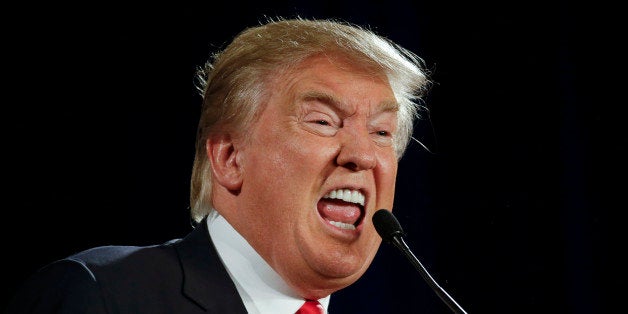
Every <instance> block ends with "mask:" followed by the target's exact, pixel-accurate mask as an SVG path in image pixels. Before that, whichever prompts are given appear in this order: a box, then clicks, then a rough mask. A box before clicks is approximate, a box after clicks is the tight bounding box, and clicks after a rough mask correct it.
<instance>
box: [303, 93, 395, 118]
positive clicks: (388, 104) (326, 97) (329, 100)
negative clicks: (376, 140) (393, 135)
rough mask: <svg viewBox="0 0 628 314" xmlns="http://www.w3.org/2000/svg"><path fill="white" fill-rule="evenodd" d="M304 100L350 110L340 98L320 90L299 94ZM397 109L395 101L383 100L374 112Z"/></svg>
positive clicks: (346, 110)
mask: <svg viewBox="0 0 628 314" xmlns="http://www.w3.org/2000/svg"><path fill="white" fill-rule="evenodd" d="M301 98H302V99H304V100H318V101H320V102H323V103H326V104H329V105H331V106H333V107H335V108H337V109H338V110H340V111H342V112H344V113H348V112H350V108H349V106H347V105H346V104H345V103H343V102H342V101H341V100H340V99H338V98H336V97H334V96H332V95H330V94H327V93H323V92H320V91H308V92H306V93H304V94H303V95H301ZM396 111H399V104H398V103H397V102H396V101H392V100H385V101H382V102H380V103H379V104H378V106H377V110H376V113H379V112H396Z"/></svg>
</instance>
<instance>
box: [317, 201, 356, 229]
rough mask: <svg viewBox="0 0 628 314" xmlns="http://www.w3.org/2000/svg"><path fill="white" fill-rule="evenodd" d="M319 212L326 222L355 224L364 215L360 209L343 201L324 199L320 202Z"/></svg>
mask: <svg viewBox="0 0 628 314" xmlns="http://www.w3.org/2000/svg"><path fill="white" fill-rule="evenodd" d="M318 212H319V213H320V215H321V217H323V218H324V219H326V220H333V221H339V222H344V223H348V224H352V225H353V224H355V223H356V221H358V219H359V218H360V215H361V214H362V212H361V210H360V207H359V206H358V205H356V204H354V203H349V202H345V201H342V200H332V199H322V200H320V201H319V202H318Z"/></svg>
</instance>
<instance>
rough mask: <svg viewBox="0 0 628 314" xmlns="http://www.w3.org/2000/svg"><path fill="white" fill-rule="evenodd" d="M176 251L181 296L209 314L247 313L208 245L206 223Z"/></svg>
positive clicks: (186, 238)
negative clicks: (181, 271) (181, 281)
mask: <svg viewBox="0 0 628 314" xmlns="http://www.w3.org/2000/svg"><path fill="white" fill-rule="evenodd" d="M175 248H176V250H177V253H178V254H179V260H180V261H181V267H182V270H183V294H185V295H186V296H187V297H188V298H189V299H191V300H192V301H194V302H195V303H196V304H198V305H199V306H200V307H202V308H203V309H205V310H206V311H209V312H211V313H213V312H218V313H246V308H245V307H244V304H243V303H242V299H241V298H240V295H239V294H238V291H237V289H236V287H235V284H234V283H233V281H231V278H230V277H229V274H228V273H227V270H226V269H225V267H224V265H223V264H222V262H221V261H220V257H219V256H218V252H217V251H216V248H215V247H214V244H213V243H212V242H211V241H210V238H209V232H208V231H207V221H206V220H205V219H203V221H201V222H200V223H199V224H198V225H197V226H196V228H195V229H194V230H193V231H192V232H190V234H188V235H187V236H186V237H185V238H184V239H183V240H181V241H180V242H178V243H176V244H175Z"/></svg>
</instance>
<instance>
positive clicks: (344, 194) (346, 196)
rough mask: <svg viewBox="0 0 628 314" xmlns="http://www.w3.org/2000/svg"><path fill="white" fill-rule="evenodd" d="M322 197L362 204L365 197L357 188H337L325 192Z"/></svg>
mask: <svg viewBox="0 0 628 314" xmlns="http://www.w3.org/2000/svg"><path fill="white" fill-rule="evenodd" d="M323 198H331V199H339V200H343V201H345V202H351V203H355V204H360V205H361V206H364V198H365V197H364V194H362V193H361V192H360V191H358V190H349V189H338V190H333V191H331V192H329V193H327V194H325V196H323Z"/></svg>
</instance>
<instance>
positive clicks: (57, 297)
mask: <svg viewBox="0 0 628 314" xmlns="http://www.w3.org/2000/svg"><path fill="white" fill-rule="evenodd" d="M178 241H179V240H173V241H169V242H166V243H163V244H159V245H153V246H141V247H140V246H101V247H94V248H90V249H87V250H84V251H81V252H79V253H76V254H74V255H71V256H68V257H66V258H64V259H61V260H57V261H55V262H52V263H50V264H48V265H46V266H44V267H42V268H41V269H39V270H38V271H37V272H36V273H34V274H33V275H32V276H31V277H30V278H29V279H28V280H27V281H26V282H24V283H23V284H22V286H21V287H20V289H19V290H18V291H17V293H16V294H15V296H14V298H13V301H12V303H11V305H10V307H9V311H8V313H14V312H15V313H24V311H25V310H26V309H28V311H26V312H28V313H50V312H51V309H54V308H63V309H64V310H67V313H104V312H106V310H105V309H106V308H108V307H110V306H111V301H110V300H112V299H119V297H120V295H124V294H125V292H127V293H131V294H136V295H137V294H139V292H140V290H141V289H144V288H146V287H151V286H152V285H153V284H155V281H156V280H155V277H154V276H153V275H154V274H155V273H156V272H160V274H159V275H163V277H164V278H169V279H173V278H179V277H180V275H179V273H178V269H180V267H179V263H178V259H177V256H176V255H177V254H176V252H174V251H175V250H174V248H173V247H172V246H173V245H174V243H176V242H178ZM162 288H163V287H162ZM135 290H138V291H135ZM12 310H14V312H12Z"/></svg>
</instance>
